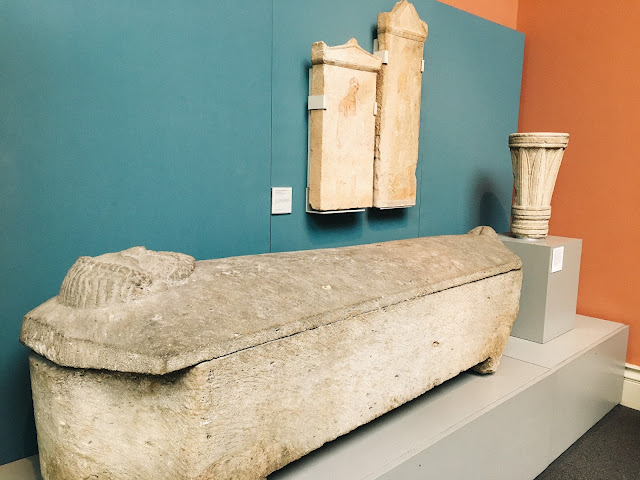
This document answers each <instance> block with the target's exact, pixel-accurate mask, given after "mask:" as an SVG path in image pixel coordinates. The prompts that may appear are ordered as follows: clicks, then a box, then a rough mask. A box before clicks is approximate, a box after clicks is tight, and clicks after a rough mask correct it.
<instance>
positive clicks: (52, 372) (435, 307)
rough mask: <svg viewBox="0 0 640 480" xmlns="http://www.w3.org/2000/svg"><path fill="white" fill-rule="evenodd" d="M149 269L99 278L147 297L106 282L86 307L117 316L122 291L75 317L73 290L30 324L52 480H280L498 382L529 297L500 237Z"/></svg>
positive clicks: (150, 261)
mask: <svg viewBox="0 0 640 480" xmlns="http://www.w3.org/2000/svg"><path fill="white" fill-rule="evenodd" d="M134 253H144V255H142V256H143V258H142V260H141V261H138V260H136V259H131V258H124V257H131V255H130V254H131V251H130V250H129V251H125V252H122V253H120V254H110V255H109V256H106V258H105V256H103V257H97V258H94V259H91V260H93V261H97V262H100V263H104V264H108V265H111V266H112V268H113V269H114V270H115V271H118V269H119V268H120V267H121V266H122V264H123V263H125V262H127V263H128V262H130V261H131V263H132V264H133V265H129V267H130V268H132V269H135V270H136V271H139V272H140V273H141V275H140V276H136V280H135V281H133V282H129V281H120V280H118V278H120V276H119V274H118V275H114V276H112V275H110V274H106V275H105V271H103V269H102V268H101V267H100V268H91V269H89V270H88V271H87V272H86V273H85V274H83V280H82V282H81V283H82V284H83V285H84V287H83V288H76V287H73V288H70V289H69V292H77V293H78V294H79V295H80V296H82V297H85V296H86V298H104V297H105V296H106V292H105V290H106V291H111V287H110V286H109V285H110V284H109V280H110V279H112V280H114V281H116V282H117V284H118V285H120V286H122V287H123V290H122V291H123V292H125V294H124V295H122V296H119V302H120V303H117V304H109V305H108V306H104V305H103V304H102V303H99V304H95V302H88V303H85V302H82V304H83V306H81V307H79V306H75V305H70V304H69V302H67V301H66V299H67V298H68V297H67V296H66V295H67V294H66V293H65V292H67V289H66V288H65V287H64V286H63V289H61V293H60V295H58V296H57V297H54V298H52V299H51V300H49V301H47V302H46V303H44V304H42V305H40V306H39V307H37V308H36V309H34V310H32V311H31V312H29V313H27V315H26V316H25V318H24V323H23V325H22V332H21V335H20V339H21V341H22V342H23V343H25V344H26V345H28V346H29V347H30V348H32V349H33V350H34V351H35V352H36V353H32V355H31V361H30V364H31V388H32V390H33V404H34V410H35V419H36V427H37V430H38V447H39V452H40V465H41V469H42V477H43V478H44V480H67V479H105V480H106V479H110V480H194V479H200V480H230V479H233V480H256V479H264V478H265V477H266V476H267V475H268V474H269V473H271V472H273V471H274V470H276V469H278V468H280V467H282V466H284V465H286V464H287V463H289V462H292V461H293V460H295V459H297V458H299V457H301V456H302V455H304V454H306V453H308V452H310V451H311V450H313V449H316V448H318V447H320V446H321V445H322V444H324V443H325V442H328V441H330V440H333V439H334V438H336V437H338V436H340V435H343V434H345V433H347V432H350V431H351V430H353V429H354V428H356V427H358V426H360V425H362V424H364V423H366V422H369V421H371V420H373V419H374V418H376V417H378V416H380V415H382V414H383V413H385V412H387V411H389V410H391V409H393V408H395V407H397V406H399V405H401V404H403V403H405V402H408V401H409V400H411V399H413V398H415V397H417V396H418V395H421V394H422V393H424V392H425V391H427V390H429V389H430V388H433V387H434V386H435V385H438V384H440V383H442V382H444V381H445V380H447V379H449V378H451V377H453V376H455V375H457V374H458V373H460V372H462V371H464V370H467V369H469V368H471V367H475V369H476V370H477V371H479V372H483V373H487V372H493V371H495V370H496V368H497V366H498V362H499V360H500V356H501V355H502V352H503V349H504V347H505V345H506V342H507V340H508V338H509V333H510V331H511V326H512V324H513V321H514V319H515V317H516V315H517V313H518V305H519V298H520V285H521V279H522V270H521V268H522V264H521V262H520V259H519V258H518V257H517V256H516V255H515V254H513V253H512V252H511V251H510V250H509V249H508V248H506V247H505V246H504V245H503V244H502V242H501V241H500V239H499V238H498V237H497V235H496V233H495V232H494V231H493V230H491V229H490V228H487V227H478V228H476V229H474V230H472V231H471V232H469V234H467V235H457V236H447V237H431V238H424V237H423V238H413V239H408V240H399V241H393V242H386V243H377V244H372V245H357V246H353V247H344V248H331V249H324V250H308V251H304V252H286V253H275V254H267V255H249V256H244V257H235V258H221V259H216V260H204V261H198V262H195V263H193V262H191V260H192V259H190V257H187V256H181V255H179V254H176V255H177V256H175V257H171V258H173V259H174V260H177V261H174V260H171V259H170V257H167V256H166V255H165V254H162V253H159V252H158V253H156V252H149V251H146V250H144V251H141V252H134ZM142 263H144V265H142ZM89 264H90V263H89V262H88V261H83V262H82V263H81V265H79V268H76V267H72V269H71V270H70V271H69V276H68V279H69V280H70V279H71V277H76V275H77V274H78V273H79V270H83V269H84V267H86V266H87V265H89ZM185 266H186V268H185ZM194 266H195V268H193V267H194ZM167 267H171V268H167ZM172 267H176V269H173V268H172ZM107 270H109V267H107ZM109 271H110V270H109ZM174 271H175V273H176V274H177V276H175V277H174V275H173V273H172V272H174ZM125 273H126V275H125V278H127V279H128V278H132V277H131V276H129V275H128V273H129V272H128V271H125ZM134 276H135V275H134ZM143 276H144V279H145V280H144V281H138V279H142V278H143ZM169 277H172V279H171V281H170V282H169V283H168V284H165V282H166V280H167V278H169ZM66 282H67V280H66V279H65V283H66ZM71 283H73V282H71ZM154 284H159V287H160V288H159V289H158V290H155V293H154V292H153V291H149V292H147V293H146V294H144V295H140V296H138V295H133V296H132V295H130V292H131V289H132V288H133V289H135V288H138V286H140V287H141V288H143V289H146V288H152V287H153V285H154ZM165 287H166V288H165ZM118 291H120V290H118ZM72 296H73V294H72ZM73 303H76V302H73Z"/></svg>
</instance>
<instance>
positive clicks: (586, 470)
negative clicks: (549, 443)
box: [535, 405, 640, 480]
mask: <svg viewBox="0 0 640 480" xmlns="http://www.w3.org/2000/svg"><path fill="white" fill-rule="evenodd" d="M535 480H640V411H638V410H634V409H632V408H627V407H623V406H622V405H618V406H616V407H614V409H613V410H611V412H609V413H608V414H607V415H605V417H604V418H603V419H602V420H600V421H599V422H598V423H596V424H595V425H594V426H593V427H591V429H590V430H589V431H588V432H587V433H585V434H584V435H583V436H582V437H580V438H579V439H578V440H577V441H576V442H575V443H574V444H573V445H572V446H571V447H569V449H568V450H566V451H565V452H564V453H563V454H562V455H560V457H558V458H557V459H556V460H555V461H554V462H553V463H552V464H551V465H549V467H548V468H547V469H546V470H545V471H544V472H542V473H541V474H540V475H538V477H536V479H535Z"/></svg>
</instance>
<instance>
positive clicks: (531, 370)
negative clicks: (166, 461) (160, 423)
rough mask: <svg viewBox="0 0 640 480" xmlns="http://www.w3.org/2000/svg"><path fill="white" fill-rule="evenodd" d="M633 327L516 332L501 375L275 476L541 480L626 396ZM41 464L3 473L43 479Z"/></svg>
mask: <svg viewBox="0 0 640 480" xmlns="http://www.w3.org/2000/svg"><path fill="white" fill-rule="evenodd" d="M628 332H629V327H628V326H626V325H623V324H620V323H614V322H608V321H604V320H598V319H594V318H589V317H584V316H580V315H578V316H576V322H575V328H574V329H573V330H571V331H570V332H567V333H565V334H564V335H561V336H559V337H557V338H555V339H554V340H551V341H549V342H547V343H545V344H539V343H535V342H531V341H528V340H523V339H520V338H515V337H511V338H510V341H509V344H508V346H507V350H506V352H505V356H504V357H503V359H502V364H501V366H500V368H499V370H498V372H497V373H495V374H493V375H484V376H483V375H479V374H475V373H472V372H465V373H462V374H461V375H459V376H458V377H455V378H453V379H451V380H449V381H447V382H445V383H444V384H443V385H440V386H439V387H436V388H435V389H433V390H431V391H429V392H427V393H426V394H424V395H422V396H420V397H419V398H417V399H415V400H413V401H411V402H409V403H407V404H405V405H403V406H401V407H399V408H397V409H396V410H394V411H392V412H389V413H387V414H385V415H383V416H382V417H380V418H378V419H377V420H375V421H373V422H371V423H369V424H367V425H364V426H362V427H360V428H358V429H356V430H355V431H353V432H351V433H349V434H348V435H345V436H343V437H341V438H339V439H338V440H336V441H333V442H330V443H328V444H326V445H325V446H323V447H322V448H320V449H318V450H316V451H315V452H312V453H311V454H309V455H307V456H305V457H303V458H301V459H300V460H298V461H296V462H294V463H292V464H290V465H288V466H286V467H285V468H283V469H282V470H279V471H278V472H275V473H273V474H272V475H270V476H269V480H294V479H295V480H320V479H321V480H326V479H329V478H330V479H332V480H355V479H385V480H412V479H430V478H434V479H445V478H446V479H447V480H455V479H465V480H466V479H469V478H473V479H492V480H498V479H505V480H518V479H526V480H531V479H533V478H535V477H536V476H537V475H538V474H539V473H540V472H542V470H544V469H545V468H546V467H547V466H548V465H549V464H550V463H551V462H552V461H553V460H554V459H555V458H557V457H558V456H559V455H560V454H561V453H562V452H563V451H564V450H566V449H567V448H568V447H569V446H570V445H571V444H572V443H573V442H574V441H575V440H577V439H578V438H579V437H580V436H581V435H582V434H584V433H585V432H586V431H587V430H588V429H589V428H590V427H591V426H593V425H594V424H595V423H596V422H597V421H598V420H599V419H600V418H602V417H603V416H604V415H605V414H606V413H607V412H608V411H609V410H611V408H613V407H614V406H615V405H617V404H618V403H619V402H620V398H621V395H622V380H623V372H624V361H625V354H626V347H627V337H628ZM35 462H37V458H34V457H32V458H31V459H24V460H20V461H18V462H14V463H12V464H9V465H5V466H3V467H0V479H4V478H11V479H12V480H40V479H41V477H40V476H39V474H37V473H35V472H36V469H37V463H35ZM34 465H35V467H34ZM7 475H12V476H10V477H7ZM141 480H142V479H141Z"/></svg>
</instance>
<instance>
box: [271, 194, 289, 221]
mask: <svg viewBox="0 0 640 480" xmlns="http://www.w3.org/2000/svg"><path fill="white" fill-rule="evenodd" d="M291 195H292V188H291V187H271V215H283V214H286V213H291Z"/></svg>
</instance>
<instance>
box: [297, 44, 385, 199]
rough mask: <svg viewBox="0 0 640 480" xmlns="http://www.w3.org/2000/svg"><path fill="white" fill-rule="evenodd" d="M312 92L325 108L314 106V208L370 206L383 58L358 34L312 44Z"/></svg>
mask: <svg viewBox="0 0 640 480" xmlns="http://www.w3.org/2000/svg"><path fill="white" fill-rule="evenodd" d="M311 63H312V64H313V67H312V71H311V95H324V97H325V106H326V109H325V110H311V114H310V119H309V121H310V132H311V133H310V154H309V182H308V184H309V203H310V204H311V208H313V209H314V210H325V211H326V210H346V209H353V208H364V207H371V206H372V202H373V149H374V135H375V115H374V108H375V107H374V104H375V100H376V75H377V72H378V71H379V70H380V64H381V61H380V59H379V58H377V57H375V56H373V55H371V54H370V53H368V52H366V51H365V50H363V49H362V48H361V47H360V46H358V42H356V40H355V39H351V40H349V42H347V43H345V44H344V45H340V46H337V47H328V46H327V45H326V44H325V43H324V42H316V43H314V44H313V46H312V47H311Z"/></svg>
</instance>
